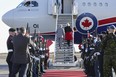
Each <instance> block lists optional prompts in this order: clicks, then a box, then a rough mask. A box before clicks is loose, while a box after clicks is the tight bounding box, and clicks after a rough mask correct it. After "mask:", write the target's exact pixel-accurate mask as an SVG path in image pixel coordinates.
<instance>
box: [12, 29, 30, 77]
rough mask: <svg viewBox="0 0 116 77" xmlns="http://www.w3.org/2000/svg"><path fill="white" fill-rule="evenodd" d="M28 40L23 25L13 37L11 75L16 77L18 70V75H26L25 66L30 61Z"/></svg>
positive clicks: (24, 76) (21, 76) (20, 76)
mask: <svg viewBox="0 0 116 77" xmlns="http://www.w3.org/2000/svg"><path fill="white" fill-rule="evenodd" d="M29 40H30V39H29V37H27V36H26V29H25V28H23V27H21V28H19V34H18V35H17V36H15V37H14V38H13V45H14V53H13V58H12V61H13V68H12V77H16V74H17V73H18V72H19V77H26V73H27V66H28V63H29V61H30V56H29V49H28V45H29Z"/></svg>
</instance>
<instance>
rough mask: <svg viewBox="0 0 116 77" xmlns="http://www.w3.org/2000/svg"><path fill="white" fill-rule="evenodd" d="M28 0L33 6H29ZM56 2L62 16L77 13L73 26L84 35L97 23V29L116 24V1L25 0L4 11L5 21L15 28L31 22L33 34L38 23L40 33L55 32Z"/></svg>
mask: <svg viewBox="0 0 116 77" xmlns="http://www.w3.org/2000/svg"><path fill="white" fill-rule="evenodd" d="M27 1H30V2H31V3H32V4H34V5H31V6H27V5H26V2H27ZM55 5H58V8H59V10H58V11H59V12H58V14H59V15H60V14H71V15H73V12H75V16H76V18H74V19H73V26H75V27H76V28H77V30H78V32H79V33H82V34H84V31H87V30H86V29H88V30H90V28H92V27H93V26H95V25H97V29H98V32H101V31H104V30H106V27H107V26H110V25H112V24H113V25H115V26H116V0H25V1H23V2H22V3H21V4H19V5H18V6H17V7H16V8H14V9H12V10H10V11H8V12H7V13H5V14H4V15H3V17H2V20H3V22H4V23H5V24H7V25H8V26H10V27H15V28H19V27H22V26H23V27H26V26H27V25H28V26H29V27H30V30H31V33H33V31H34V28H33V27H34V26H36V25H37V26H38V27H39V31H40V33H47V34H51V33H54V32H55V29H56V25H57V22H56V16H57V15H58V14H56V15H55V14H54V10H56V9H54V6H55ZM73 6H75V9H74V7H73ZM73 9H74V10H73ZM72 10H73V12H72ZM84 17H85V18H84ZM90 25H93V26H90ZM79 26H80V27H79ZM78 27H79V28H78ZM80 29H81V30H80ZM93 29H96V28H93ZM90 31H91V30H90ZM92 31H93V30H92ZM75 34H76V33H75Z"/></svg>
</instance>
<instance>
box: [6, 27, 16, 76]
mask: <svg viewBox="0 0 116 77" xmlns="http://www.w3.org/2000/svg"><path fill="white" fill-rule="evenodd" d="M14 35H15V29H14V28H10V29H9V37H8V39H7V49H8V55H7V58H6V62H7V63H8V68H9V77H11V70H12V61H11V57H12V55H13V51H14V48H13V43H12V39H13V37H14Z"/></svg>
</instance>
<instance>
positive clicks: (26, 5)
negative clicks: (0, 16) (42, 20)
mask: <svg viewBox="0 0 116 77" xmlns="http://www.w3.org/2000/svg"><path fill="white" fill-rule="evenodd" d="M22 6H25V7H37V6H38V3H37V2H36V1H26V2H22V3H20V4H19V5H18V6H17V8H18V7H22Z"/></svg>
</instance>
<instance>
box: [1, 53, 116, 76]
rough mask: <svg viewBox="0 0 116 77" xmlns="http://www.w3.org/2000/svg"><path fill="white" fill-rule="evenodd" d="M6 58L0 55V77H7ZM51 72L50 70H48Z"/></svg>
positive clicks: (73, 68)
mask: <svg viewBox="0 0 116 77" xmlns="http://www.w3.org/2000/svg"><path fill="white" fill-rule="evenodd" d="M6 56H7V54H6V53H5V54H4V53H0V77H8V65H7V63H6ZM53 69H58V70H59V68H53ZM62 69H66V70H67V69H68V70H83V69H81V68H79V67H76V68H75V67H72V68H62ZM50 70H52V69H50ZM113 77H116V74H115V73H114V71H113Z"/></svg>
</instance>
